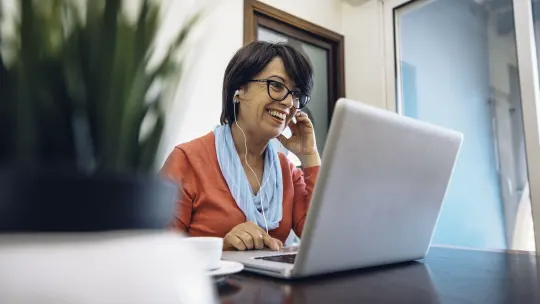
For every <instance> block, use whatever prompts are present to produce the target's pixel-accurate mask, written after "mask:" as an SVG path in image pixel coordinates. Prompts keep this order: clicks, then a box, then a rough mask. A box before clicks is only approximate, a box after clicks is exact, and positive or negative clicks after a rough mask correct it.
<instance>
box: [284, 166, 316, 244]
mask: <svg viewBox="0 0 540 304" xmlns="http://www.w3.org/2000/svg"><path fill="white" fill-rule="evenodd" d="M319 169H320V167H319V166H317V167H309V168H304V170H300V169H298V168H296V167H294V166H293V167H292V168H291V170H292V176H293V183H294V184H293V186H294V204H293V230H294V233H295V234H296V235H297V236H298V237H301V236H302V232H303V230H304V223H305V221H306V215H307V212H308V209H309V205H310V202H311V196H312V194H313V189H314V188H315V182H316V181H317V175H318V173H319Z"/></svg>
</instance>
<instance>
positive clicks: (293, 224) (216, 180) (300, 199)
mask: <svg viewBox="0 0 540 304" xmlns="http://www.w3.org/2000/svg"><path fill="white" fill-rule="evenodd" d="M279 160H280V163H281V170H282V176H283V218H282V220H281V222H280V223H279V226H278V227H277V228H276V229H274V230H271V231H270V232H269V233H270V235H271V236H272V237H274V238H276V239H279V240H280V241H282V242H283V243H285V240H286V239H287V237H288V236H289V233H290V231H291V229H294V232H295V233H296V234H297V235H298V236H301V235H302V230H303V228H304V222H305V219H306V214H307V210H308V208H309V202H310V200H311V195H312V192H313V188H314V185H315V181H316V179H317V175H318V173H319V166H316V167H310V168H305V169H304V170H303V171H302V170H300V169H297V168H296V167H295V166H294V165H293V164H292V163H291V162H290V161H289V160H288V159H287V157H286V156H285V155H284V154H282V153H279ZM161 175H162V176H164V177H165V178H169V179H171V180H173V181H174V182H176V183H178V185H180V186H181V188H180V189H181V190H180V193H179V200H178V202H177V214H176V222H175V228H176V229H178V230H181V231H184V232H186V233H187V234H188V235H190V236H217V237H225V234H227V233H228V232H229V231H231V229H232V228H234V227H235V226H236V225H238V224H241V223H244V222H245V221H246V217H245V215H244V213H243V212H242V210H240V208H238V206H237V205H236V202H235V200H234V198H233V197H232V194H231V193H230V191H229V188H228V186H227V182H226V181H225V179H224V178H223V175H222V174H221V169H220V168H219V163H218V160H217V154H216V145H215V138H214V133H213V132H210V133H209V134H207V135H205V136H203V137H200V138H197V139H195V140H193V141H190V142H187V143H184V144H181V145H179V146H176V147H175V148H174V150H173V151H172V152H171V154H170V155H169V156H168V158H167V160H166V161H165V164H164V165H163V168H162V169H161Z"/></svg>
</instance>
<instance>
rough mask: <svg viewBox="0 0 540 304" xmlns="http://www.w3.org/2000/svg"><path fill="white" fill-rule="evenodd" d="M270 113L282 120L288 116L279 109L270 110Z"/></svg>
mask: <svg viewBox="0 0 540 304" xmlns="http://www.w3.org/2000/svg"><path fill="white" fill-rule="evenodd" d="M268 113H269V114H270V115H272V116H274V117H277V118H279V119H281V120H285V117H286V115H285V114H283V113H280V112H278V111H274V110H268Z"/></svg>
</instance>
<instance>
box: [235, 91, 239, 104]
mask: <svg viewBox="0 0 540 304" xmlns="http://www.w3.org/2000/svg"><path fill="white" fill-rule="evenodd" d="M238 95H240V90H236V91H234V95H233V101H234V102H236V103H239V102H240V100H238Z"/></svg>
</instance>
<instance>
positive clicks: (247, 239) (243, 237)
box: [237, 231, 255, 250]
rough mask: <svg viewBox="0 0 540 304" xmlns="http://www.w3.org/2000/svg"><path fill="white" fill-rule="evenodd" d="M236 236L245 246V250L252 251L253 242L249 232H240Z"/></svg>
mask: <svg viewBox="0 0 540 304" xmlns="http://www.w3.org/2000/svg"><path fill="white" fill-rule="evenodd" d="M237 236H238V237H239V238H240V239H241V240H242V242H243V243H244V245H246V249H248V250H249V249H253V246H255V241H254V240H253V237H252V236H251V234H250V233H249V232H247V231H240V232H239V233H238V234H237Z"/></svg>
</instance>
